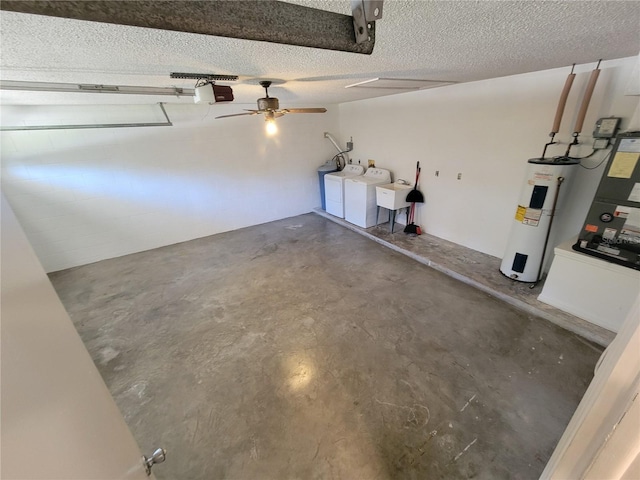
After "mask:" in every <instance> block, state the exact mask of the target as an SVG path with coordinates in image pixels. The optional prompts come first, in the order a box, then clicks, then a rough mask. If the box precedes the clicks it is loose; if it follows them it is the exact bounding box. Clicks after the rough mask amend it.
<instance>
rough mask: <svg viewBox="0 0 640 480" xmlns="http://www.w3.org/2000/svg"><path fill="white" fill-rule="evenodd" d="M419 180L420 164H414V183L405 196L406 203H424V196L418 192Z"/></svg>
mask: <svg viewBox="0 0 640 480" xmlns="http://www.w3.org/2000/svg"><path fill="white" fill-rule="evenodd" d="M419 178H420V162H417V163H416V183H415V185H414V187H413V190H411V191H410V192H409V193H408V194H407V202H409V203H424V195H422V192H421V191H420V190H418V179H419Z"/></svg>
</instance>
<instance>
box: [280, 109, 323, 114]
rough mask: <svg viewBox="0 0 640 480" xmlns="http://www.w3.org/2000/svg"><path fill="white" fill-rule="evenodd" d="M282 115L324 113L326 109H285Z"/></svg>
mask: <svg viewBox="0 0 640 480" xmlns="http://www.w3.org/2000/svg"><path fill="white" fill-rule="evenodd" d="M282 111H283V112H284V113H325V112H326V111H327V109H326V108H285V109H284V110H282Z"/></svg>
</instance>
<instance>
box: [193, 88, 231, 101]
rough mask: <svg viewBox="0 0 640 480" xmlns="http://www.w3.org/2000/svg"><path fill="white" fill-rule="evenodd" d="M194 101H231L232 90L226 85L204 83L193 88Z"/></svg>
mask: <svg viewBox="0 0 640 480" xmlns="http://www.w3.org/2000/svg"><path fill="white" fill-rule="evenodd" d="M193 101H194V102H195V103H210V104H211V103H219V102H233V90H232V89H231V87H229V86H226V85H215V84H213V83H206V84H204V85H202V86H200V87H196V88H195V96H194V97H193Z"/></svg>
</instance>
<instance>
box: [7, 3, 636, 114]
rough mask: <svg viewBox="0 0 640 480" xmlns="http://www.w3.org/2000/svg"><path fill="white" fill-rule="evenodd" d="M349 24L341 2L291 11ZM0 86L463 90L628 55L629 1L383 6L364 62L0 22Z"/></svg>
mask: <svg viewBox="0 0 640 480" xmlns="http://www.w3.org/2000/svg"><path fill="white" fill-rule="evenodd" d="M292 3H297V4H301V5H306V6H312V7H315V8H321V9H325V10H331V11H335V12H339V13H344V14H350V3H349V0H295V1H293V0H292ZM0 27H1V28H0V42H1V45H2V50H1V56H0V68H1V72H0V75H1V78H2V79H4V80H25V81H45V82H67V83H97V84H111V85H118V84H120V85H148V86H178V87H193V83H194V82H193V81H191V80H175V79H171V78H169V73H170V72H172V71H182V72H210V73H218V74H236V75H239V76H240V80H239V81H238V82H235V83H232V84H231V85H232V86H233V89H234V94H235V96H236V102H235V103H239V104H254V101H255V99H256V98H257V97H259V96H262V90H261V88H260V87H259V86H257V83H258V80H260V79H271V80H276V81H275V82H274V87H273V88H272V89H271V90H270V93H271V94H272V95H274V96H277V97H279V98H280V102H281V104H282V106H284V107H287V106H301V105H304V104H309V105H317V104H323V103H324V104H332V103H341V102H347V101H352V100H358V99H362V98H371V97H375V96H380V95H388V94H392V93H395V92H394V91H393V90H379V89H364V88H363V89H359V88H350V89H345V88H344V87H345V86H346V85H350V84H353V83H356V82H358V81H363V80H368V79H372V78H375V77H385V78H394V77H396V78H415V79H429V80H446V81H455V82H467V81H473V80H480V79H485V78H494V77H501V76H505V75H512V74H517V73H524V72H530V71H536V70H544V69H549V68H555V67H561V66H567V65H571V64H572V63H578V64H580V63H589V62H595V61H596V60H597V59H599V58H604V59H613V58H622V57H629V56H633V55H637V54H638V52H639V51H640V2H638V1H628V2H627V1H594V2H588V1H561V2H553V1H516V2H512V1H420V0H418V1H415V0H387V1H386V2H385V5H384V17H383V19H382V20H380V21H379V22H377V23H376V45H375V49H374V52H373V54H372V55H370V56H367V55H360V54H353V53H344V52H335V51H328V50H318V49H310V48H306V47H296V46H288V45H279V44H272V43H264V42H255V41H248V40H238V39H231V38H222V37H210V36H205V35H198V34H190V33H181V32H169V31H161V30H153V29H144V28H138V27H127V26H120V25H109V24H100V23H92V22H83V21H78V20H68V19H62V18H53V17H42V16H36V15H28V14H19V13H11V12H2V13H1V14H0ZM0 101H2V102H3V103H5V104H9V103H32V104H45V103H59V104H73V103H153V102H156V101H165V102H181V101H182V102H191V101H192V100H191V99H190V98H184V99H174V98H172V97H131V96H125V95H106V94H49V93H24V92H14V91H2V92H1V94H0Z"/></svg>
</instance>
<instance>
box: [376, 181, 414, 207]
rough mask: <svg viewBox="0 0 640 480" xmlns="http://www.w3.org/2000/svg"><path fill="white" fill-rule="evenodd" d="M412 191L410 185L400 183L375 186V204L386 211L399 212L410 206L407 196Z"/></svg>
mask: <svg viewBox="0 0 640 480" xmlns="http://www.w3.org/2000/svg"><path fill="white" fill-rule="evenodd" d="M412 189H413V187H412V186H411V185H403V184H401V183H387V184H385V185H377V186H376V202H377V204H378V206H379V207H382V208H386V209H388V210H399V209H401V208H406V207H408V206H410V203H409V202H407V200H406V198H407V194H408V193H409V192H410V191H411V190H412Z"/></svg>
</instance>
